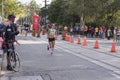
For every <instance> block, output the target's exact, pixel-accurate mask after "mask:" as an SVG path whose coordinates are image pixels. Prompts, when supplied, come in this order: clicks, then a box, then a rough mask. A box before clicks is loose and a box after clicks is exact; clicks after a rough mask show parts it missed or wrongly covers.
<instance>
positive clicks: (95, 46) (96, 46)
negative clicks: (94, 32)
mask: <svg viewBox="0 0 120 80" xmlns="http://www.w3.org/2000/svg"><path fill="white" fill-rule="evenodd" d="M94 48H96V49H98V48H99V45H98V39H96V42H95V45H94Z"/></svg>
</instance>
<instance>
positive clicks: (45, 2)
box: [44, 0, 48, 27]
mask: <svg viewBox="0 0 120 80" xmlns="http://www.w3.org/2000/svg"><path fill="white" fill-rule="evenodd" d="M44 2H45V27H46V20H47V19H46V16H47V2H48V1H47V0H45V1H44Z"/></svg>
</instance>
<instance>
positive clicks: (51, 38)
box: [47, 24, 57, 55]
mask: <svg viewBox="0 0 120 80" xmlns="http://www.w3.org/2000/svg"><path fill="white" fill-rule="evenodd" d="M48 27H49V30H48V34H47V37H48V41H49V46H48V47H50V53H51V55H52V54H53V52H54V45H55V40H56V38H57V32H56V30H55V28H54V26H53V25H50V24H49V25H48Z"/></svg>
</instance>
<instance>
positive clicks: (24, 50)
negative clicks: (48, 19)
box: [1, 35, 120, 80]
mask: <svg viewBox="0 0 120 80" xmlns="http://www.w3.org/2000/svg"><path fill="white" fill-rule="evenodd" d="M17 39H18V42H19V43H20V45H16V51H17V52H18V53H19V57H20V60H21V68H20V71H19V72H12V71H7V70H6V60H5V59H4V65H3V67H4V68H3V70H2V76H1V80H120V64H119V63H120V53H119V49H118V50H117V52H116V53H111V52H110V47H111V43H112V40H110V41H108V40H102V39H100V40H99V47H100V48H99V49H94V48H93V46H94V42H95V39H90V38H89V39H87V43H88V46H83V45H82V44H79V45H78V44H76V43H77V42H76V41H77V38H76V39H75V40H76V41H75V43H70V42H66V41H63V40H61V38H60V36H59V38H58V40H57V41H56V45H55V51H54V54H53V55H52V56H51V55H50V51H48V50H47V44H48V42H47V38H46V36H45V35H42V36H41V38H36V37H32V36H30V35H29V36H28V37H27V38H25V37H24V36H21V35H19V36H18V37H17ZM82 40H83V38H81V43H82Z"/></svg>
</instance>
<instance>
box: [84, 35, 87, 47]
mask: <svg viewBox="0 0 120 80" xmlns="http://www.w3.org/2000/svg"><path fill="white" fill-rule="evenodd" d="M83 46H87V41H86V36H85V37H84V41H83Z"/></svg>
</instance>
